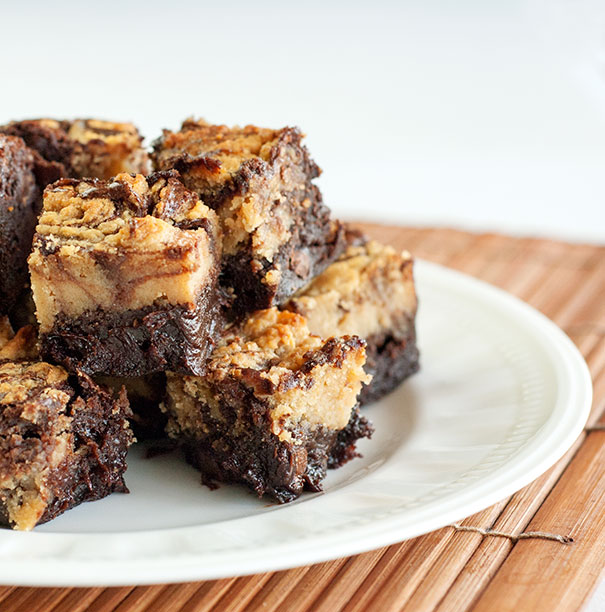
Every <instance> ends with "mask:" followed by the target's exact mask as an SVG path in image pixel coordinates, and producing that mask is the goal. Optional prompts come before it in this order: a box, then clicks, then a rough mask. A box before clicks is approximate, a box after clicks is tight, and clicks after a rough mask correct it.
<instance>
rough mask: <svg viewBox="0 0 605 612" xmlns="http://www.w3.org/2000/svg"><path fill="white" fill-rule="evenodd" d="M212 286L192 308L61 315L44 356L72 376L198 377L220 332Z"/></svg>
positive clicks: (46, 338) (44, 344) (45, 339)
mask: <svg viewBox="0 0 605 612" xmlns="http://www.w3.org/2000/svg"><path fill="white" fill-rule="evenodd" d="M220 306H221V300H220V299H219V298H218V297H217V292H216V289H215V286H214V283H210V284H208V285H207V286H206V288H205V289H204V290H203V291H202V292H201V293H200V295H199V297H198V300H197V302H196V304H195V307H194V308H189V307H188V306H186V305H170V304H163V303H161V302H160V303H157V302H156V303H154V304H152V305H150V306H148V307H146V308H142V309H137V310H127V311H125V312H120V313H116V312H105V311H103V310H96V311H93V312H91V311H88V312H86V313H84V314H83V315H81V316H79V317H76V318H75V319H69V318H66V317H61V316H59V317H58V318H57V319H56V320H55V323H54V325H53V328H52V329H51V331H50V332H48V333H46V334H43V335H42V336H41V338H40V342H41V351H42V355H43V357H44V358H46V359H49V360H51V361H53V362H55V363H59V364H61V365H63V366H64V367H65V368H66V369H67V370H69V371H71V372H74V371H76V370H81V371H83V372H85V373H86V374H90V375H93V374H105V375H109V376H143V375H145V374H151V373H153V372H160V371H165V370H170V371H173V372H179V373H182V374H194V375H200V374H201V373H202V372H203V364H204V361H205V359H206V357H207V356H208V355H209V354H210V352H211V351H212V349H213V348H214V345H215V342H216V340H217V339H218V336H219V334H220V332H221V329H222V321H223V317H222V315H221V312H220Z"/></svg>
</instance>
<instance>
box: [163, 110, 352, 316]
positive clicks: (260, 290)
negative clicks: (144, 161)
mask: <svg viewBox="0 0 605 612" xmlns="http://www.w3.org/2000/svg"><path fill="white" fill-rule="evenodd" d="M301 141H302V134H301V132H300V131H299V130H298V129H297V128H283V129H280V130H270V129H262V128H258V127H255V126H246V127H243V128H238V127H236V128H229V127H227V126H224V125H211V124H208V123H206V122H204V121H194V120H187V121H185V122H184V123H183V125H182V127H181V130H180V131H179V132H171V131H168V130H164V134H163V136H162V137H161V138H160V139H159V140H158V141H156V143H155V144H154V153H153V155H152V158H153V161H154V164H155V167H156V168H157V169H160V170H163V169H167V168H176V169H178V170H179V171H180V172H181V174H182V176H183V181H184V182H185V184H186V185H187V186H188V187H189V188H190V189H192V190H194V191H195V192H196V193H197V194H198V195H199V196H200V198H201V199H202V200H203V201H204V203H206V204H207V205H208V206H210V207H211V208H213V209H214V210H216V211H217V214H218V215H219V218H220V220H221V225H222V227H223V232H224V243H223V271H222V284H223V286H224V287H225V288H226V289H227V290H228V292H230V293H231V294H232V295H233V296H234V300H235V301H234V308H235V311H236V313H239V314H242V313H244V312H247V311H251V310H256V309H262V308H267V307H270V306H272V305H274V304H278V303H280V302H282V301H283V300H284V299H285V298H286V297H288V296H289V295H291V294H292V293H294V291H295V290H296V289H298V288H299V287H301V286H302V285H304V284H305V283H306V282H308V280H309V279H310V278H312V277H313V276H315V275H316V274H317V273H319V272H320V271H321V270H323V269H324V268H325V267H326V266H327V265H328V264H329V263H330V262H331V261H332V260H333V259H334V258H335V257H336V256H337V255H338V254H339V253H340V252H341V251H342V248H343V245H344V241H343V230H342V226H341V225H340V223H339V222H337V221H335V220H333V219H331V217H330V212H329V210H328V208H327V207H326V206H325V205H324V204H323V201H322V197H321V193H320V191H319V189H318V188H317V186H316V185H315V184H314V183H313V182H312V181H313V179H314V178H316V177H317V176H319V174H320V169H319V167H318V166H317V165H316V164H315V162H313V161H312V160H311V158H310V157H309V153H308V151H307V149H306V147H304V146H303V145H302V143H301Z"/></svg>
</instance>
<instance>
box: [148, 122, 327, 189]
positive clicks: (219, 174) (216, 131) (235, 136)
mask: <svg viewBox="0 0 605 612" xmlns="http://www.w3.org/2000/svg"><path fill="white" fill-rule="evenodd" d="M286 134H290V136H291V137H294V138H295V139H296V140H297V141H300V139H301V138H302V134H301V133H300V130H299V129H298V128H282V129H279V130H272V129H268V128H260V127H257V126H255V125H246V126H245V127H237V126H236V127H228V126H226V125H213V124H211V123H207V122H206V121H203V120H201V119H199V120H195V119H187V120H186V121H184V122H183V125H182V126H181V129H180V131H178V132H171V131H170V130H164V131H163V135H162V136H161V137H160V138H159V139H158V140H156V141H155V142H154V144H153V147H154V153H153V161H154V163H155V164H156V165H157V166H158V168H159V169H161V170H162V169H168V168H172V167H174V165H175V163H177V162H180V163H181V164H182V165H183V166H187V165H192V166H193V165H195V166H203V165H204V162H203V160H204V159H205V160H206V161H207V164H208V166H209V167H208V168H206V170H208V171H209V172H210V173H211V176H213V178H214V182H224V181H226V180H227V179H228V178H229V177H230V176H231V175H233V174H234V173H235V172H237V171H239V169H240V166H241V164H242V163H243V162H244V161H246V160H248V159H254V158H260V159H261V160H263V161H265V162H270V161H272V159H273V158H274V157H275V155H276V151H275V146H276V145H277V144H278V142H279V140H280V139H283V138H284V136H285V135H286ZM316 172H317V175H318V174H319V168H317V170H316Z"/></svg>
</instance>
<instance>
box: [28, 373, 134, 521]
mask: <svg viewBox="0 0 605 612" xmlns="http://www.w3.org/2000/svg"><path fill="white" fill-rule="evenodd" d="M75 386H76V389H77V394H76V397H75V399H74V400H73V402H72V413H73V416H74V419H73V422H72V431H73V433H74V439H75V447H76V448H75V450H76V453H75V454H74V455H73V456H72V458H71V460H70V459H68V461H66V462H65V463H64V464H63V465H61V466H59V467H58V468H57V469H55V470H53V472H52V474H51V476H50V477H49V479H48V481H47V483H48V485H49V486H50V487H51V490H52V492H53V501H52V502H51V503H50V504H49V505H48V506H47V508H46V510H45V512H44V514H43V515H42V517H41V519H40V521H39V523H45V522H47V521H50V520H51V519H53V518H55V517H57V516H58V515H60V514H63V512H65V511H66V510H69V509H71V508H74V507H75V506H78V505H79V504H81V503H83V502H88V501H95V500H97V499H102V498H103V497H107V495H109V494H110V493H128V487H127V486H126V483H125V482H124V472H125V471H126V468H127V465H126V455H127V453H128V447H129V446H130V444H131V443H132V442H133V436H132V431H131V430H130V429H129V427H128V420H127V419H128V418H129V417H131V411H130V408H129V404H128V399H127V397H126V393H123V392H122V393H120V394H119V396H118V398H117V399H115V398H114V396H113V395H112V393H111V392H109V391H108V390H107V389H104V388H102V387H100V386H98V385H96V384H95V383H94V382H93V381H92V380H91V379H90V378H88V377H87V376H86V375H79V376H78V377H77V384H76V385H75ZM77 402H80V406H78V409H75V410H74V406H73V405H74V404H75V403H77Z"/></svg>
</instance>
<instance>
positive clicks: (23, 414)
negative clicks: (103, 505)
mask: <svg viewBox="0 0 605 612" xmlns="http://www.w3.org/2000/svg"><path fill="white" fill-rule="evenodd" d="M5 331H6V332H7V333H3V334H1V335H2V338H1V340H0V341H1V343H2V346H1V347H0V525H2V526H8V527H12V528H13V529H24V530H29V529H32V528H33V527H34V526H35V525H37V524H39V523H44V522H46V521H49V520H50V519H52V518H54V517H56V516H58V515H59V514H62V513H63V512H65V511H66V510H69V509H70V508H73V507H74V506H77V505H78V504H81V503H82V502H85V501H92V500H96V499H101V498H102V497H105V496H107V495H109V494H110V493H112V492H114V491H119V492H128V489H127V488H126V485H125V484H124V472H125V470H126V453H127V451H128V447H129V446H130V444H131V443H132V441H133V437H132V432H131V431H130V428H129V426H128V418H129V417H130V410H129V407H128V401H127V399H126V394H125V392H124V391H123V390H122V392H121V393H120V394H119V396H118V397H117V398H115V397H114V396H113V395H112V394H111V393H109V392H108V391H107V390H106V389H104V388H102V387H99V386H98V385H96V384H95V383H94V382H93V381H92V380H91V379H90V378H89V377H88V376H86V375H85V374H78V375H76V376H71V377H70V376H69V375H68V374H67V372H66V371H65V370H64V369H63V368H61V367H59V366H53V365H50V364H48V363H45V362H41V361H31V360H29V359H31V357H32V354H31V351H32V343H31V340H32V335H31V333H30V332H25V333H22V332H23V330H19V332H17V335H16V336H14V337H11V333H10V332H8V331H7V330H5ZM19 346H21V347H22V352H21V353H19ZM9 355H10V357H11V359H13V361H6V360H5V359H6V357H7V356H9Z"/></svg>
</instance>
